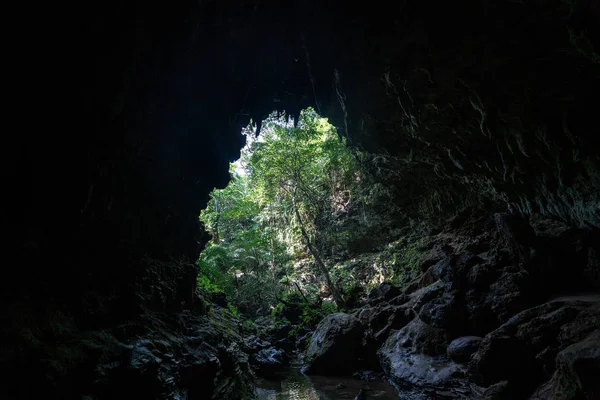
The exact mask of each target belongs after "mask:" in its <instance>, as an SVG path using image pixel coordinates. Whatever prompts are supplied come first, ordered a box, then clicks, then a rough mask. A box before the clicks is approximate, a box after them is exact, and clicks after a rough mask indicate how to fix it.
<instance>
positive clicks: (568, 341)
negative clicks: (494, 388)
mask: <svg viewBox="0 0 600 400" xmlns="http://www.w3.org/2000/svg"><path fill="white" fill-rule="evenodd" d="M599 323H600V302H598V301H597V300H594V298H591V299H587V298H585V297H583V298H581V299H578V298H577V297H573V298H567V299H564V300H560V299H559V300H556V301H551V302H548V303H545V304H542V305H540V306H537V307H534V308H531V309H527V310H524V311H522V312H520V313H519V314H517V315H515V316H514V317H512V318H511V319H510V320H509V321H508V322H506V323H505V324H504V325H502V326H501V327H499V328H498V329H496V330H495V331H493V332H491V333H490V334H488V335H486V336H485V337H484V339H483V340H482V342H481V345H480V347H479V349H478V351H477V352H476V353H474V354H473V356H472V357H471V361H470V363H469V372H470V373H471V375H472V377H473V379H474V380H475V382H477V383H479V384H482V385H484V386H488V385H491V384H494V383H496V382H498V381H501V380H506V381H508V382H509V383H510V385H511V390H513V393H514V395H515V396H524V395H530V394H531V393H532V392H533V391H534V389H535V388H536V386H537V385H539V384H540V383H542V382H544V381H545V380H548V379H549V378H550V377H551V376H552V373H553V372H554V370H555V367H556V362H557V359H556V357H557V354H558V353H560V352H561V351H562V350H563V349H565V348H567V347H568V346H571V345H573V344H575V343H578V342H581V341H583V340H584V339H586V338H587V337H588V336H589V335H590V334H591V333H592V332H594V331H595V330H596V329H597V327H598V324H599ZM590 340H591V339H590ZM588 343H591V342H588ZM586 346H588V345H587V344H586V345H585V346H584V347H586ZM576 348H577V347H576ZM576 348H575V349H576ZM586 348H587V347H586ZM567 354H573V353H569V352H567V353H566V354H565V357H567V358H566V359H568V356H567ZM566 359H564V360H566ZM515 360H518V362H517V363H516V362H515Z"/></svg>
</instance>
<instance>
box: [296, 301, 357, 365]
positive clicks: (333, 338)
mask: <svg viewBox="0 0 600 400" xmlns="http://www.w3.org/2000/svg"><path fill="white" fill-rule="evenodd" d="M363 331H364V328H363V326H362V324H361V323H360V321H359V320H358V319H356V318H354V317H353V316H351V315H348V314H344V313H336V314H331V315H328V316H327V317H325V319H324V320H323V321H321V323H320V324H319V326H318V327H317V330H316V331H315V332H314V333H313V335H312V338H311V340H310V345H309V346H308V350H307V351H306V358H305V359H306V361H307V363H308V364H307V366H306V368H305V372H306V373H309V374H319V375H347V374H350V373H352V372H353V371H355V370H356V369H358V367H359V364H358V356H359V352H360V346H361V340H362V334H363Z"/></svg>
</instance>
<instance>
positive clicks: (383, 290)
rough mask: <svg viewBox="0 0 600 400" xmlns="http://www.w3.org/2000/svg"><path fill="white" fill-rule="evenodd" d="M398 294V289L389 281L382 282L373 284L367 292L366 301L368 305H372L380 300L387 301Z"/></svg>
mask: <svg viewBox="0 0 600 400" xmlns="http://www.w3.org/2000/svg"><path fill="white" fill-rule="evenodd" d="M400 294H401V293H400V289H398V288H397V287H396V286H394V285H392V284H391V283H387V282H384V283H382V284H380V285H379V286H375V287H374V288H373V289H371V290H370V291H369V293H367V301H368V303H369V305H371V306H374V305H376V304H379V303H381V302H384V301H389V300H391V299H393V298H394V297H396V296H398V295H400Z"/></svg>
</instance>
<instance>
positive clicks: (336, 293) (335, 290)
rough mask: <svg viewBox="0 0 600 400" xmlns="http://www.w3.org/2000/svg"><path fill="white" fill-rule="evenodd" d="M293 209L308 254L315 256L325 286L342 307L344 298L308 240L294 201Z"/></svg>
mask: <svg viewBox="0 0 600 400" xmlns="http://www.w3.org/2000/svg"><path fill="white" fill-rule="evenodd" d="M294 211H295V212H296V218H297V219H298V225H299V226H300V232H301V233H302V237H303V238H304V240H305V241H306V246H307V247H308V251H310V254H312V256H313V257H314V258H315V262H316V263H317V266H318V267H319V270H320V271H321V273H322V274H323V277H324V278H325V283H326V284H327V288H328V289H329V291H330V292H331V295H332V296H333V300H334V301H335V304H336V305H337V307H338V308H343V307H344V299H343V298H342V295H341V294H340V292H339V290H338V288H337V286H336V285H335V284H334V283H333V281H332V280H331V276H329V270H328V269H327V266H325V263H324V262H323V260H322V259H321V256H320V255H319V252H318V251H317V249H315V248H314V247H313V245H312V243H311V241H310V237H309V236H308V233H307V232H306V229H304V224H303V222H302V218H301V217H300V212H299V211H298V207H296V204H295V203H294Z"/></svg>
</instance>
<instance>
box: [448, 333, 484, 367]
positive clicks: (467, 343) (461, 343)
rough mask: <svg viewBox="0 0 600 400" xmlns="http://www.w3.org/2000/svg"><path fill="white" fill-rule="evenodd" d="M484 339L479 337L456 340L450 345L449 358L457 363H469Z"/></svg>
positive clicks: (465, 337) (464, 337)
mask: <svg viewBox="0 0 600 400" xmlns="http://www.w3.org/2000/svg"><path fill="white" fill-rule="evenodd" d="M481 340H482V338H481V337H479V336H462V337H459V338H456V339H454V340H453V341H452V342H450V344H449V345H448V348H447V349H446V354H447V355H448V358H449V359H451V360H452V361H454V362H457V363H467V362H468V361H469V359H470V358H471V355H472V354H473V353H475V352H476V351H477V349H478V348H479V345H480V343H481Z"/></svg>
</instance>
